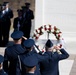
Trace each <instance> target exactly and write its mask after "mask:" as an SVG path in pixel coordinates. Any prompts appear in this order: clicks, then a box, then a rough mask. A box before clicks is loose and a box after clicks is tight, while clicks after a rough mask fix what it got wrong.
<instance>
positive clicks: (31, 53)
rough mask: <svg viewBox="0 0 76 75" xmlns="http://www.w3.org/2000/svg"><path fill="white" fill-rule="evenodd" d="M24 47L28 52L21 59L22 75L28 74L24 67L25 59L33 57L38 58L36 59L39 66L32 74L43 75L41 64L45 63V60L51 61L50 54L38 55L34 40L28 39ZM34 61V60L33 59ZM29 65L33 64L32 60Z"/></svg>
mask: <svg viewBox="0 0 76 75" xmlns="http://www.w3.org/2000/svg"><path fill="white" fill-rule="evenodd" d="M23 45H24V48H25V49H26V52H25V53H24V54H22V55H20V58H21V62H22V73H23V75H25V73H26V71H25V70H26V68H25V67H24V65H25V63H24V61H23V60H25V58H27V57H29V56H30V57H31V56H34V57H36V59H37V60H38V64H36V66H35V67H36V69H35V68H34V71H33V72H32V73H33V74H34V75H41V74H40V67H39V62H41V61H43V60H46V59H50V53H49V54H48V53H44V54H43V55H42V54H41V53H40V54H38V53H37V52H36V51H35V48H34V46H35V42H34V40H33V39H27V40H25V41H24V42H23ZM32 60H33V58H32ZM28 63H32V61H31V60H30V62H28ZM30 70H32V68H30Z"/></svg>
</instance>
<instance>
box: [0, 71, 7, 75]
mask: <svg viewBox="0 0 76 75" xmlns="http://www.w3.org/2000/svg"><path fill="white" fill-rule="evenodd" d="M0 75H8V74H7V73H6V72H4V70H0Z"/></svg>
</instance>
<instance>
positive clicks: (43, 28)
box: [32, 25, 62, 40]
mask: <svg viewBox="0 0 76 75" xmlns="http://www.w3.org/2000/svg"><path fill="white" fill-rule="evenodd" d="M45 31H46V32H47V33H48V34H50V33H52V34H54V36H55V37H56V39H57V40H60V39H61V35H62V32H61V31H60V29H58V28H57V27H56V26H52V25H44V26H41V27H39V28H38V29H36V30H35V31H34V34H33V37H32V38H34V39H35V40H38V39H39V37H40V36H41V35H43V34H44V32H45Z"/></svg>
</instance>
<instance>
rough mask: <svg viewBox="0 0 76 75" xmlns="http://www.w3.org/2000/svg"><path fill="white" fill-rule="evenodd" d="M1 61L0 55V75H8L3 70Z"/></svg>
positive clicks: (2, 58)
mask: <svg viewBox="0 0 76 75" xmlns="http://www.w3.org/2000/svg"><path fill="white" fill-rule="evenodd" d="M3 61H4V57H3V56H2V55H0V75H8V74H7V73H6V72H5V71H4V70H3Z"/></svg>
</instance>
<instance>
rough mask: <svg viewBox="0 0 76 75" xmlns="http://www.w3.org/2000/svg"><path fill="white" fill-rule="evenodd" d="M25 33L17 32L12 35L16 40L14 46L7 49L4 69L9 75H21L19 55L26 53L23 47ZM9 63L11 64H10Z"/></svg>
mask: <svg viewBox="0 0 76 75" xmlns="http://www.w3.org/2000/svg"><path fill="white" fill-rule="evenodd" d="M22 36H23V32H21V31H15V32H13V33H12V34H11V37H12V38H13V40H14V44H13V45H12V46H9V47H7V48H6V49H5V52H4V63H3V68H4V70H5V72H7V73H8V75H20V74H21V71H20V66H19V60H18V55H19V54H21V53H24V51H25V50H24V49H23V47H22V46H21V43H22ZM8 62H9V63H8Z"/></svg>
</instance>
